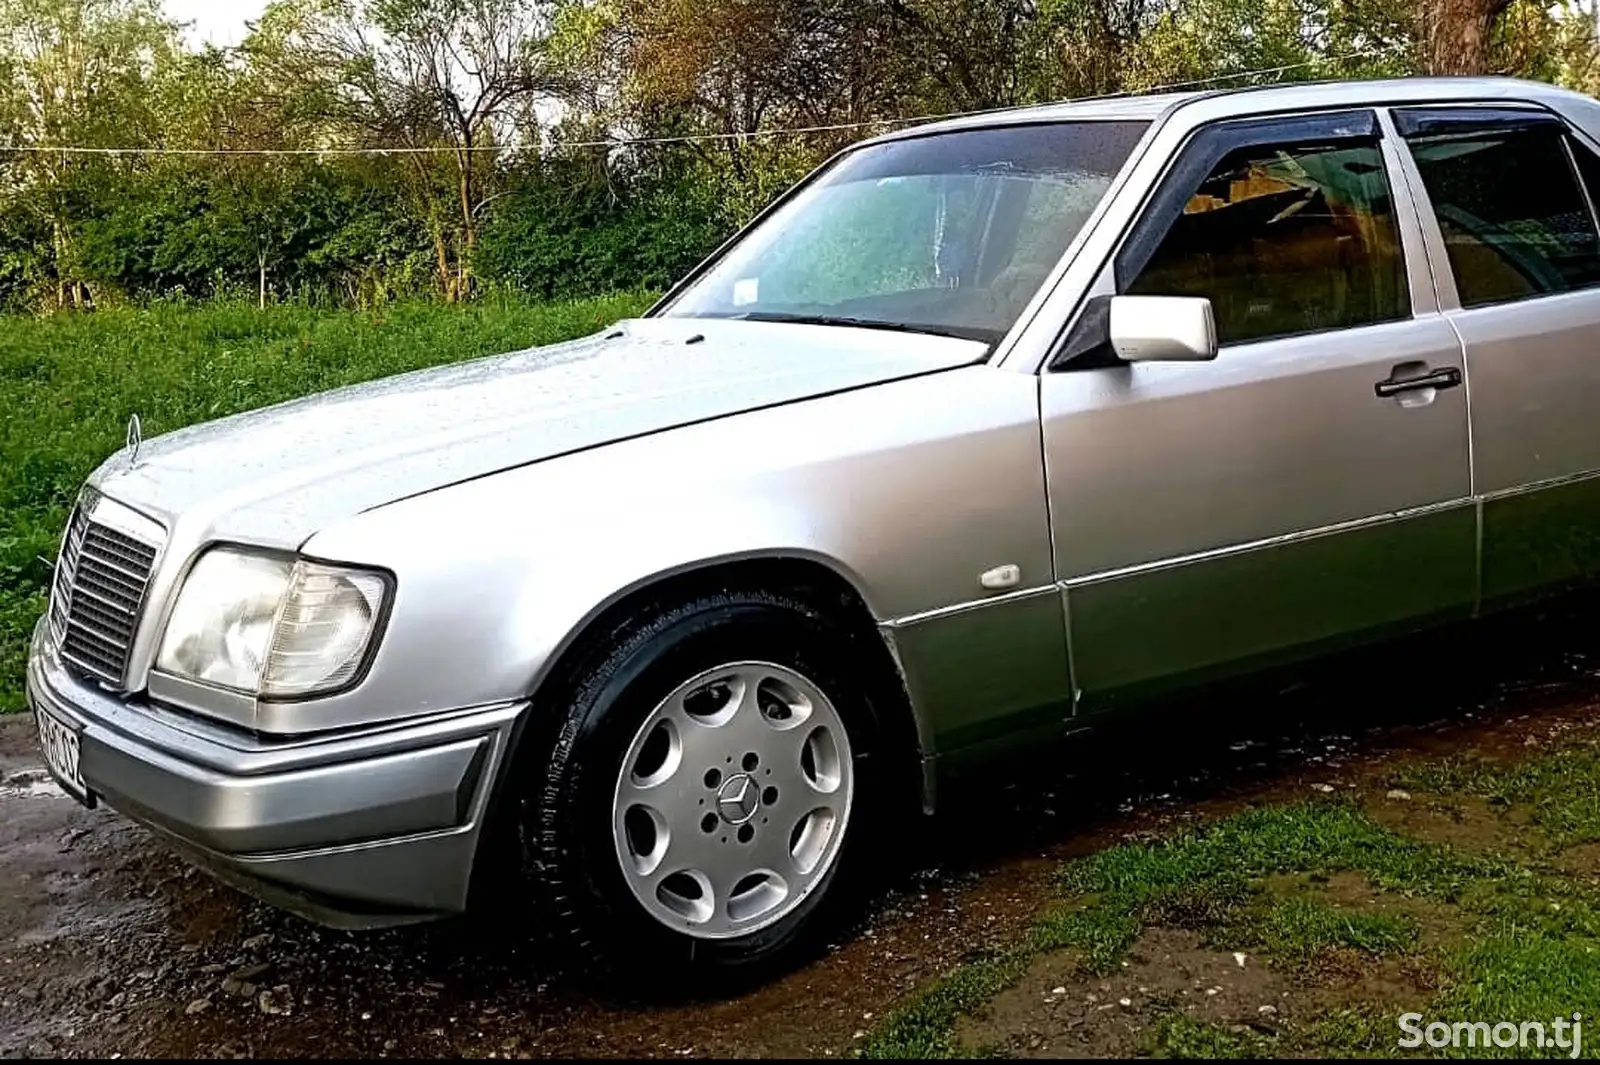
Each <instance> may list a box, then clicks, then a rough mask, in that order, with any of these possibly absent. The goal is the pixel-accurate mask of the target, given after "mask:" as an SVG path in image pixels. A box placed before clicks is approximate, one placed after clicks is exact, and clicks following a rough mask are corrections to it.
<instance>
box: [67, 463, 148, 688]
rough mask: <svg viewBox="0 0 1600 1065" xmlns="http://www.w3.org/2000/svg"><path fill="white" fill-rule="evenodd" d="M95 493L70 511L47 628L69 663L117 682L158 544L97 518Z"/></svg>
mask: <svg viewBox="0 0 1600 1065" xmlns="http://www.w3.org/2000/svg"><path fill="white" fill-rule="evenodd" d="M97 502H99V499H98V497H95V496H93V495H90V494H85V496H84V497H83V498H81V499H80V500H79V501H78V505H77V507H75V508H74V509H73V511H72V517H71V519H69V521H68V522H67V533H66V536H65V537H64V538H63V539H62V543H61V557H60V558H59V559H58V560H57V561H56V572H55V583H54V585H53V587H52V588H51V593H50V631H51V635H52V636H53V637H54V639H55V644H56V647H57V648H59V649H60V651H61V655H62V657H63V658H65V659H66V660H67V661H68V662H69V663H71V664H72V665H74V666H76V667H78V668H79V669H81V670H82V671H84V672H86V673H89V674H91V675H93V676H95V677H98V678H100V679H101V680H104V681H108V682H109V683H111V684H116V685H120V684H122V682H123V677H124V675H125V674H126V672H127V668H128V650H129V648H130V647H131V646H132V644H133V634H134V629H135V627H136V625H137V624H138V620H139V611H140V609H141V608H142V607H143V606H144V595H145V588H146V586H147V585H148V584H149V581H150V574H151V571H152V570H153V569H154V568H155V562H156V555H157V553H158V551H159V546H158V545H155V544H150V543H146V542H145V541H144V540H142V539H139V538H137V537H134V536H131V535H129V534H128V533H125V532H122V531H121V530H119V529H115V528H113V527H111V526H110V525H106V524H104V523H102V522H99V521H96V520H95V518H94V511H95V504H96V503H97Z"/></svg>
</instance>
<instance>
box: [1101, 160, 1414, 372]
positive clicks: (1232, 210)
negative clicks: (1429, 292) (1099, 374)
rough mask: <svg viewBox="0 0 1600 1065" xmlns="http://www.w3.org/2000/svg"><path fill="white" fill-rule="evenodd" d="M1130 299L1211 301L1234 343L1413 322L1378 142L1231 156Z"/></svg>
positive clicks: (1191, 203)
mask: <svg viewBox="0 0 1600 1065" xmlns="http://www.w3.org/2000/svg"><path fill="white" fill-rule="evenodd" d="M1125 291H1127V292H1129V293H1133V294H1136V295H1149V296H1206V297H1209V298H1210V300H1211V307H1212V313H1213V314H1214V316H1215V318H1216V323H1217V339H1218V341H1219V342H1221V343H1224V344H1228V343H1233V344H1237V343H1243V342H1249V341H1256V340H1265V339H1268V338H1270V337H1281V336H1292V335H1295V334H1301V333H1315V332H1320V331H1323V330H1329V329H1344V328H1350V327H1353V326H1362V325H1371V324H1374V323H1377V322H1388V321H1394V320H1396V319H1401V318H1406V317H1408V316H1409V315H1410V313H1411V304H1410V293H1409V291H1408V289H1407V287H1406V275H1405V263H1404V259H1403V257H1402V255H1401V252H1400V233H1399V228H1398V226H1397V224H1396V221H1395V215H1394V207H1393V202H1392V200H1391V197H1390V192H1389V181H1388V175H1387V173H1386V172H1385V169H1384V165H1383V156H1382V153H1381V152H1380V151H1379V148H1378V145H1377V144H1376V143H1374V142H1371V141H1368V142H1360V141H1344V142H1335V143H1328V144H1315V143H1313V144H1295V143H1280V144H1263V145H1252V146H1250V147H1246V148H1240V149H1238V150H1235V151H1233V152H1231V153H1229V154H1228V155H1226V156H1225V157H1223V158H1222V159H1221V160H1220V162H1218V163H1217V165H1216V166H1214V167H1213V168H1212V169H1211V171H1210V172H1209V173H1208V174H1207V175H1206V176H1205V178H1204V179H1203V180H1202V181H1201V183H1200V186H1199V188H1197V189H1194V191H1193V193H1192V195H1190V197H1189V200H1188V202H1187V204H1186V205H1185V206H1184V208H1183V213H1182V215H1181V216H1179V217H1178V218H1177V219H1176V220H1175V221H1174V222H1173V223H1172V226H1171V228H1170V229H1169V230H1168V231H1167V233H1166V235H1165V236H1164V237H1163V238H1162V240H1161V243H1160V245H1159V246H1158V247H1157V248H1156V250H1155V252H1154V254H1153V255H1152V256H1151V258H1150V261H1149V262H1148V263H1147V264H1146V265H1145V266H1144V268H1143V269H1142V270H1140V271H1139V274H1138V276H1137V277H1135V278H1134V279H1133V280H1132V282H1131V283H1130V284H1128V285H1127V286H1126V289H1125Z"/></svg>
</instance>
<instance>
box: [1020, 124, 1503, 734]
mask: <svg viewBox="0 0 1600 1065" xmlns="http://www.w3.org/2000/svg"><path fill="white" fill-rule="evenodd" d="M1397 161H1398V155H1397V153H1396V149H1395V146H1394V145H1393V144H1392V143H1390V142H1387V141H1385V139H1384V138H1383V136H1382V134H1381V131H1380V124H1379V121H1378V118H1377V116H1376V115H1375V113H1374V112H1372V111H1369V110H1356V111H1347V112H1340V113H1334V114H1319V115H1307V116H1303V117H1282V118H1279V117H1274V118H1267V119H1257V120H1248V121H1233V122H1226V123H1220V124H1217V125H1214V126H1208V127H1204V128H1202V129H1201V130H1199V131H1198V132H1197V133H1196V134H1195V135H1194V136H1193V137H1191V138H1190V141H1189V143H1188V144H1187V146H1186V147H1185V148H1183V149H1182V150H1181V152H1180V154H1179V155H1178V157H1177V159H1176V160H1175V161H1174V163H1173V165H1172V166H1171V168H1170V169H1169V171H1168V173H1167V175H1166V176H1165V178H1164V179H1163V180H1162V182H1161V184H1160V185H1159V186H1158V188H1157V190H1156V192H1155V194H1154V196H1153V198H1152V199H1151V200H1150V201H1149V202H1148V203H1147V204H1146V206H1145V208H1144V210H1143V212H1142V215H1141V218H1140V220H1139V221H1138V222H1137V223H1136V224H1135V227H1134V228H1133V230H1132V231H1131V232H1130V233H1129V234H1128V236H1127V238H1126V240H1125V241H1124V243H1123V245H1122V247H1121V249H1120V251H1119V252H1118V253H1117V254H1116V256H1115V257H1114V261H1113V262H1112V263H1110V264H1108V269H1107V272H1106V274H1105V276H1104V277H1103V278H1102V285H1101V289H1102V291H1113V292H1117V293H1136V294H1146V295H1163V294H1164V295H1189V296H1207V297H1209V298H1210V299H1211V300H1212V302H1213V308H1214V311H1215V314H1216V321H1217V329H1218V336H1219V339H1220V341H1221V345H1222V348H1221V353H1220V355H1219V356H1218V358H1217V359H1216V361H1214V362H1210V363H1141V364H1137V365H1113V366H1090V365H1083V364H1082V363H1080V362H1076V361H1068V362H1066V363H1065V364H1063V365H1060V366H1058V367H1057V368H1055V369H1053V370H1049V371H1047V372H1046V373H1045V374H1044V376H1043V380H1042V383H1041V389H1042V408H1043V418H1044V446H1045V461H1046V467H1047V476H1048V479H1049V494H1050V512H1051V522H1052V527H1053V532H1054V536H1055V548H1056V557H1057V564H1058V570H1059V572H1060V575H1061V577H1062V578H1063V580H1064V584H1065V596H1066V603H1067V616H1068V624H1069V627H1070V636H1071V654H1072V660H1073V661H1072V664H1073V670H1074V677H1075V682H1076V685H1077V687H1078V688H1079V689H1080V699H1081V701H1082V709H1083V711H1084V712H1094V711H1095V710H1097V709H1101V708H1106V707H1110V706H1113V705H1115V704H1117V703H1119V702H1121V701H1124V700H1125V699H1130V698H1137V697H1140V696H1143V695H1150V694H1157V693H1159V692H1160V691H1161V690H1163V689H1168V688H1173V687H1178V686H1181V685H1184V684H1187V683H1192V682H1197V681H1203V680H1206V679H1210V678H1213V677H1217V676H1224V675H1228V674H1232V673H1239V672H1244V671H1248V670H1250V669H1252V668H1254V667H1257V666H1265V665H1270V664H1276V663H1279V662H1282V661H1285V660H1293V659H1296V658H1300V657H1305V656H1308V655H1311V654H1314V653H1316V652H1317V651H1319V650H1321V649H1324V648H1330V647H1333V646H1337V645H1341V644H1344V643H1347V642H1351V641H1355V640H1360V639H1363V638H1367V637H1369V636H1373V635H1375V634H1377V633H1380V632H1385V631H1390V630H1395V629H1402V630H1403V629H1409V628H1413V627H1417V626H1420V625H1422V624H1425V623H1426V622H1427V621H1430V620H1433V619H1436V618H1440V617H1448V616H1455V615H1464V614H1466V613H1468V612H1470V610H1471V608H1472V604H1473V600H1474V593H1475V580H1474V577H1475V566H1474V562H1475V551H1476V533H1477V524H1476V514H1475V510H1474V507H1473V505H1472V499H1471V484H1470V476H1469V467H1468V454H1467V439H1468V437H1467V397H1466V389H1465V388H1464V387H1460V386H1461V383H1462V359H1461V348H1460V344H1459V341H1458V340H1457V337H1456V334H1455V332H1454V330H1453V329H1452V328H1451V327H1450V325H1449V323H1448V322H1447V321H1445V319H1444V318H1443V317H1442V316H1441V315H1440V314H1439V313H1438V309H1437V306H1436V304H1435V302H1434V296H1433V286H1432V281H1431V278H1430V277H1429V274H1428V270H1427V261H1426V254H1425V251H1424V249H1423V246H1422V238H1421V233H1420V229H1419V228H1418V225H1417V219H1416V216H1415V214H1414V211H1413V208H1412V207H1411V203H1410V196H1409V192H1408V190H1407V188H1406V186H1405V182H1404V178H1403V176H1401V175H1399V174H1397V173H1396V172H1395V171H1396V169H1397V165H1396V164H1397ZM1069 343H1070V342H1069Z"/></svg>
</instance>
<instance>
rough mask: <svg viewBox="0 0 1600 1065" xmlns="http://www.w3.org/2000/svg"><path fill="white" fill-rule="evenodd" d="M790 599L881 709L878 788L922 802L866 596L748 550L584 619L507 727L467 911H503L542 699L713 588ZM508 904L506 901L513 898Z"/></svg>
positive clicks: (914, 728) (829, 573)
mask: <svg viewBox="0 0 1600 1065" xmlns="http://www.w3.org/2000/svg"><path fill="white" fill-rule="evenodd" d="M730 591H731V592H764V593H768V594H779V595H790V596H794V597H796V598H798V599H801V600H802V601H804V602H806V603H808V604H810V605H812V606H814V607H815V608H816V609H818V610H819V611H821V612H822V613H824V614H825V615H827V616H828V617H830V618H831V619H833V621H834V622H835V623H836V624H838V625H840V626H841V627H842V629H843V630H844V631H845V632H847V633H848V634H849V636H850V637H851V639H852V641H854V642H856V644H857V646H858V648H859V649H860V650H861V651H862V658H863V660H864V661H865V662H866V663H868V670H869V674H868V676H867V677H866V678H864V679H865V680H866V682H867V683H868V684H869V685H870V689H869V690H870V694H871V695H872V696H873V697H874V698H875V699H876V700H877V702H878V705H879V706H881V707H882V708H883V711H884V713H883V716H882V719H881V721H880V728H881V730H882V735H881V743H882V748H883V750H884V752H885V754H887V755H888V759H887V765H886V767H885V775H886V777H887V779H888V781H889V785H888V789H887V793H888V794H889V795H890V796H892V797H894V798H895V799H896V800H899V801H903V802H904V803H905V804H906V807H907V809H908V810H910V811H912V812H913V813H916V812H919V811H920V810H923V809H926V808H927V805H928V800H929V799H930V798H931V796H930V795H928V793H927V789H926V781H925V778H924V774H923V771H922V766H923V757H924V755H926V754H930V753H931V751H929V750H928V749H927V747H926V742H925V738H924V737H925V734H924V733H923V731H922V726H921V722H920V721H919V719H918V717H917V714H916V712H915V709H914V707H913V704H912V702H911V698H910V695H909V693H908V691H907V689H906V686H905V681H904V679H903V678H902V676H901V673H900V669H899V666H898V664H897V663H896V661H895V658H894V655H893V654H892V653H891V651H890V649H889V645H888V643H887V642H886V641H885V640H884V638H883V636H882V635H881V633H880V632H879V630H878V624H877V621H876V619H875V618H874V617H873V615H872V612H871V610H870V609H869V608H868V607H867V604H866V600H865V599H864V598H863V597H862V595H861V594H860V592H859V591H858V590H857V589H856V587H855V586H854V585H853V584H852V583H851V582H850V581H849V580H848V579H847V578H845V577H844V576H843V575H842V574H841V573H840V572H839V571H838V570H836V569H834V568H832V567H830V566H828V565H826V564H825V563H823V562H820V561H817V560H815V559H811V558H805V557H801V556H795V555H781V556H758V557H752V558H741V559H734V560H721V561H715V562H708V563H706V564H703V565H700V566H696V567H694V568H691V569H688V570H683V571H679V572H676V573H671V574H666V575H662V576H660V577H658V578H656V579H654V580H651V581H648V582H646V583H644V584H641V585H639V586H637V587H635V588H633V589H631V590H630V591H628V592H626V593H624V594H623V595H622V596H620V597H618V598H617V599H615V600H614V601H612V602H611V603H609V604H607V605H606V606H605V607H604V608H602V609H601V610H600V611H598V612H597V613H596V614H594V615H593V616H591V617H590V618H589V619H588V620H587V621H585V622H584V623H583V624H582V625H581V626H580V627H579V629H578V630H577V631H576V633H575V634H574V635H573V636H572V637H571V638H570V639H568V640H567V641H565V643H564V644H563V646H562V647H561V649H560V650H559V651H558V652H557V653H556V656H555V657H554V659H553V661H551V662H550V663H549V664H548V665H547V666H546V668H545V669H544V670H543V671H542V673H541V676H540V677H539V678H538V680H537V682H536V684H535V686H534V688H533V690H532V692H531V694H530V705H529V708H528V710H527V711H526V712H525V713H524V714H523V715H522V717H521V718H520V719H519V721H518V723H517V729H516V732H515V734H514V736H513V738H512V743H511V745H510V750H509V753H508V756H507V757H506V759H505V763H504V765H503V767H502V769H501V772H500V774H499V778H498V779H497V780H496V781H495V784H494V795H493V796H492V798H491V801H490V803H489V808H488V813H487V821H486V824H485V826H484V830H483V834H482V837H481V838H480V840H479V844H478V853H477V857H476V860H475V861H474V869H473V876H472V884H473V888H472V898H473V906H474V908H478V907H480V906H482V905H488V906H490V907H493V908H494V909H495V910H502V909H505V906H504V905H502V899H503V896H506V895H507V893H508V889H509V888H510V886H511V885H512V884H513V883H514V881H515V880H516V879H517V878H518V877H517V873H516V870H517V869H518V868H520V845H519V844H518V842H517V839H516V825H517V821H518V811H517V810H516V809H514V807H515V806H516V801H517V796H518V795H519V794H520V783H519V782H522V781H525V780H527V778H528V775H529V773H533V772H537V768H536V767H537V765H538V762H539V760H540V757H541V756H542V754H543V752H545V751H546V750H548V749H549V748H550V747H551V746H552V745H553V744H554V743H555V740H556V734H557V731H558V730H559V728H560V723H561V719H562V716H563V715H562V714H561V713H560V712H559V711H558V708H557V707H555V706H553V705H552V701H553V700H559V699H560V698H561V697H562V696H561V693H562V692H565V691H569V690H570V689H571V685H572V684H573V683H574V682H575V681H576V679H577V678H578V677H580V676H582V674H583V672H584V670H585V668H586V667H587V666H588V665H589V664H590V663H591V662H593V661H594V660H595V658H596V657H597V656H603V648H604V647H606V646H607V644H608V642H609V641H611V640H614V639H615V638H616V637H617V634H618V633H620V632H622V631H623V630H625V629H627V628H628V627H630V626H632V625H635V624H638V623H639V622H640V620H641V619H644V618H648V617H650V616H652V615H654V614H657V613H659V612H661V611H664V610H669V609H671V608H672V607H674V606H677V605H680V604H683V603H687V602H691V601H693V600H695V599H697V598H699V597H701V596H704V595H708V594H714V593H719V592H730ZM512 893H514V891H513V892H512ZM513 904H514V903H513Z"/></svg>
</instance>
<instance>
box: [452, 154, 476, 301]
mask: <svg viewBox="0 0 1600 1065" xmlns="http://www.w3.org/2000/svg"><path fill="white" fill-rule="evenodd" d="M463 142H464V145H465V150H464V151H458V152H457V153H456V166H457V169H458V170H459V172H460V177H461V183H460V184H461V189H460V191H461V243H462V248H461V253H460V255H459V256H458V261H457V263H456V289H457V295H458V296H459V297H460V298H461V299H466V298H468V297H469V296H471V294H472V292H471V288H472V276H471V273H472V257H473V254H474V253H475V252H476V251H477V248H478V221H477V203H476V202H475V200H476V199H477V194H476V189H475V188H474V182H473V180H472V148H473V144H472V138H471V136H467V137H465V138H463Z"/></svg>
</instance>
